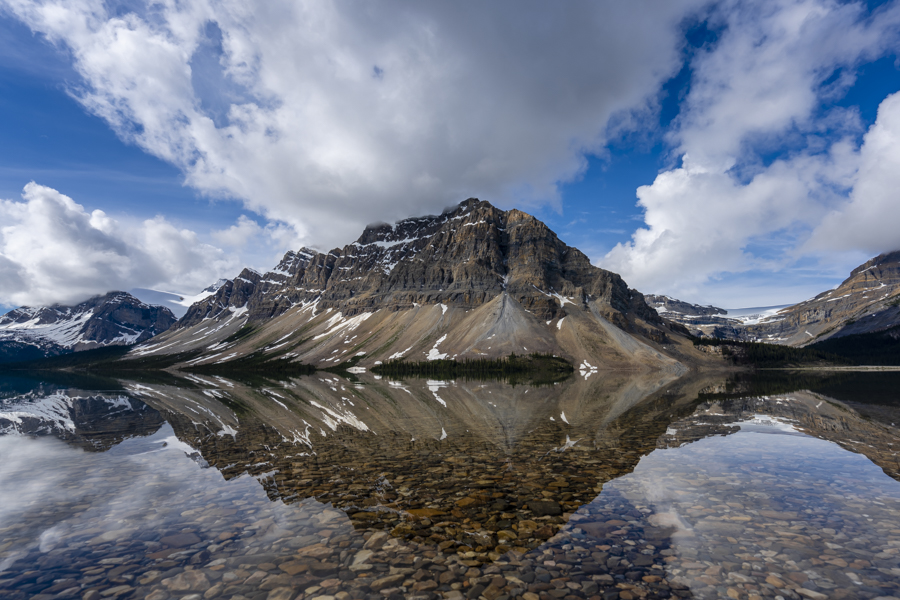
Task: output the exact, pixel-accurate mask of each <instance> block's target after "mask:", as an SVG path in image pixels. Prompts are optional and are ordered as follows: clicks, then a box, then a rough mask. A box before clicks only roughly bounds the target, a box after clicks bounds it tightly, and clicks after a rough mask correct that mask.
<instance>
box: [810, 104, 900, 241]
mask: <svg viewBox="0 0 900 600" xmlns="http://www.w3.org/2000/svg"><path fill="white" fill-rule="evenodd" d="M858 164H859V169H858V172H857V174H856V182H855V185H854V186H853V191H852V192H851V194H850V196H849V198H848V200H847V202H845V203H841V204H840V205H839V206H838V207H837V208H835V209H834V210H833V211H831V212H830V213H829V214H828V215H827V216H826V217H825V218H824V219H823V220H822V222H821V224H820V225H819V226H818V227H817V228H816V229H815V231H814V232H813V234H812V236H811V238H810V239H809V241H808V242H807V244H806V246H805V249H807V250H812V251H819V252H837V251H841V250H857V249H861V250H864V251H866V252H868V253H869V254H873V255H874V254H878V253H880V252H884V251H889V250H897V249H900V228H898V227H897V223H900V93H896V94H893V95H891V96H888V98H887V99H886V100H884V102H882V103H881V105H880V106H879V107H878V118H877V120H876V121H875V124H874V125H873V126H872V127H871V128H870V129H869V131H868V132H867V133H866V136H865V141H864V143H863V145H862V147H861V148H860V151H859V160H858Z"/></svg>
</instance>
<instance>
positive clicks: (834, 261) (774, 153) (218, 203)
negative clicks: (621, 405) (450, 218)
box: [0, 0, 900, 308]
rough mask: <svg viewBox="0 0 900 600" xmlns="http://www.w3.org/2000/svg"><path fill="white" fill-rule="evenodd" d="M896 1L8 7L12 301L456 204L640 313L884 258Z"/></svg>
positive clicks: (736, 302)
mask: <svg viewBox="0 0 900 600" xmlns="http://www.w3.org/2000/svg"><path fill="white" fill-rule="evenodd" d="M898 49H900V0H898V1H891V2H878V1H869V2H863V1H837V0H766V1H761V0H760V1H740V0H723V1H719V2H709V1H703V0H683V1H668V0H667V1H663V0H655V1H635V2H628V3H624V2H594V1H577V0H575V1H572V2H566V3H549V2H529V1H522V0H508V1H497V2H491V3H483V2H474V1H458V2H430V3H418V2H399V1H397V2H395V1H386V0H379V1H375V2H363V1H346V2H344V1H337V2H329V1H326V0H310V1H297V0H291V1H281V0H269V1H267V2H260V3H248V2H245V1H238V0H217V1H212V0H209V1H207V0H194V1H187V2H185V1H176V0H156V1H145V0H124V1H122V2H116V1H115V0H0V142H2V143H0V306H5V307H7V308H9V307H13V306H21V305H42V304H50V303H56V302H59V303H74V302H78V301H81V300H84V299H86V298H87V297H89V296H91V295H94V294H98V293H103V292H106V291H108V290H112V289H125V290H127V289H132V288H136V287H141V288H151V289H160V290H167V291H174V292H178V293H182V294H194V293H196V292H198V291H199V290H201V289H203V288H205V287H206V286H207V285H209V284H210V283H212V282H214V281H216V280H217V279H219V278H220V277H233V276H235V275H236V274H237V273H238V272H239V271H240V269H241V268H242V267H244V266H250V267H254V268H256V269H258V270H262V271H265V270H266V269H269V268H272V267H273V266H274V265H275V264H277V262H278V259H279V258H280V256H281V255H282V254H283V253H284V252H285V251H286V250H289V249H297V248H300V247H301V246H304V245H306V246H310V247H313V248H317V249H320V250H328V249H331V248H334V247H339V246H344V245H346V244H349V243H351V242H353V241H354V240H355V239H356V238H357V237H358V236H359V234H360V233H361V232H362V229H363V227H365V225H367V224H369V223H373V222H384V221H386V222H393V221H396V220H399V219H403V218H406V217H410V216H419V215H425V214H437V213H440V212H441V211H442V210H443V209H444V208H446V207H449V206H452V205H455V204H457V203H458V202H460V201H462V200H464V199H466V198H468V197H477V198H480V199H482V200H488V201H490V202H492V203H493V204H495V205H496V206H498V207H500V208H503V209H509V208H514V207H515V208H519V209H521V210H525V211H526V212H529V213H531V214H533V215H535V216H536V217H538V218H540V219H541V220H543V221H545V222H546V223H547V224H548V225H549V226H550V227H551V228H552V229H553V230H554V231H556V232H557V234H558V235H559V236H560V238H561V239H562V240H563V241H564V242H566V243H567V244H569V245H571V246H575V247H577V248H579V249H581V250H582V251H584V252H585V253H586V254H587V255H588V256H589V257H590V258H591V261H592V262H593V264H595V265H597V266H599V267H603V268H605V269H609V270H612V271H615V272H617V273H620V274H621V275H622V276H623V278H624V279H625V281H626V282H628V284H629V285H630V286H631V287H633V288H636V289H638V290H640V291H641V292H644V293H659V294H668V295H670V296H674V297H677V298H680V299H683V300H687V301H690V302H697V303H702V304H714V305H717V306H722V307H726V308H738V307H747V306H770V305H776V304H788V303H794V302H798V301H801V300H804V299H806V298H809V297H812V296H814V295H816V294H817V293H819V292H821V291H824V290H827V289H829V288H831V287H834V286H835V285H837V284H838V283H840V281H841V280H843V279H844V278H845V277H846V276H847V275H848V274H849V271H850V270H851V269H852V268H854V267H855V266H857V265H859V264H861V263H862V262H864V261H866V260H868V259H869V258H871V257H873V256H876V255H878V254H880V253H883V252H888V251H891V250H896V249H898V248H900V227H897V223H898V222H900V194H898V190H900V94H898V92H900V60H898V58H900V55H898Z"/></svg>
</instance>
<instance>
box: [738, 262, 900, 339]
mask: <svg viewBox="0 0 900 600" xmlns="http://www.w3.org/2000/svg"><path fill="white" fill-rule="evenodd" d="M898 324H900V251H897V252H890V253H887V254H882V255H880V256H877V257H875V258H873V259H872V260H870V261H868V262H866V263H863V264H862V265H860V266H858V267H856V268H855V269H853V271H851V272H850V277H848V278H847V279H845V280H844V282H843V283H841V285H839V286H838V287H836V288H834V289H833V290H829V291H827V292H823V293H821V294H819V295H818V296H816V297H815V298H811V299H809V300H806V301H805V302H801V303H799V304H795V305H794V306H790V307H788V308H785V309H783V310H781V311H779V312H778V313H776V314H775V315H773V316H771V317H768V318H766V319H763V320H761V321H760V322H759V323H758V324H756V325H751V326H748V327H747V334H748V335H749V336H750V337H751V338H754V339H759V340H761V341H764V342H774V343H779V344H788V345H791V346H805V345H807V344H811V343H815V342H819V341H823V340H826V339H829V338H835V337H843V336H847V335H854V334H862V333H872V332H876V331H881V330H885V329H888V328H890V327H893V326H895V325H898Z"/></svg>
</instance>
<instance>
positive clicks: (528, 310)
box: [132, 198, 704, 370]
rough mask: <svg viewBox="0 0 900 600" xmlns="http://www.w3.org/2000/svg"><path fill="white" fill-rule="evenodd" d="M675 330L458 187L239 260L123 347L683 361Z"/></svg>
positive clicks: (231, 354) (527, 227) (609, 276)
mask: <svg viewBox="0 0 900 600" xmlns="http://www.w3.org/2000/svg"><path fill="white" fill-rule="evenodd" d="M438 307H439V308H438ZM684 333H686V332H685V331H684V329H683V328H682V327H681V326H679V325H673V324H671V323H669V322H667V321H665V320H664V319H662V318H661V317H660V316H659V315H658V314H657V313H656V312H655V311H654V310H653V309H651V308H650V307H649V306H648V305H647V304H646V302H645V301H644V297H643V295H642V294H640V292H638V291H636V290H633V289H630V288H629V287H628V286H627V284H626V283H625V282H624V281H623V280H622V278H621V277H620V276H619V275H617V274H615V273H612V272H610V271H606V270H604V269H601V268H598V267H595V266H593V265H591V264H590V261H589V259H588V258H587V256H585V255H584V254H583V253H582V252H581V251H579V250H578V249H577V248H572V247H569V246H568V245H566V244H565V243H563V242H562V241H561V240H559V238H558V237H557V236H556V234H555V233H553V232H552V231H551V230H550V229H549V228H548V227H547V226H546V225H545V224H544V223H542V222H541V221H539V220H538V219H536V218H534V217H533V216H531V215H528V214H526V213H524V212H522V211H519V210H515V209H513V210H509V211H502V210H500V209H497V208H496V207H494V206H492V205H491V204H490V203H488V202H484V201H481V200H477V199H474V198H470V199H468V200H466V201H464V202H462V203H460V204H459V205H458V206H456V207H455V208H453V209H450V210H448V211H445V212H444V213H443V214H441V215H436V216H426V217H414V218H410V219H405V220H403V221H400V222H398V223H396V224H394V225H387V224H376V225H370V226H368V227H366V228H365V230H364V231H363V232H362V234H361V235H360V237H359V238H358V239H357V240H356V241H355V242H353V243H352V244H348V245H347V246H345V247H344V248H335V249H333V250H331V251H329V252H327V253H322V252H316V251H314V250H311V249H308V248H301V249H300V250H298V251H290V252H288V253H286V254H285V256H284V257H283V259H282V260H281V261H280V262H279V264H278V265H277V266H276V267H275V268H274V269H273V270H271V271H269V272H267V273H258V272H256V271H255V270H252V269H244V270H243V271H241V273H240V274H239V275H238V276H237V277H235V278H234V279H231V280H228V281H227V282H225V283H224V284H223V285H222V286H221V287H220V288H219V289H218V290H217V291H216V293H215V294H213V295H211V296H209V297H207V298H205V299H203V300H201V301H199V302H197V303H196V304H194V305H193V306H192V307H191V308H190V309H189V310H188V312H187V313H186V314H185V316H184V317H183V318H182V319H180V320H179V321H178V322H177V323H176V324H175V326H174V327H173V328H172V330H171V331H169V332H167V333H165V334H163V335H162V336H160V337H159V338H157V339H155V340H153V341H152V342H151V343H146V344H143V345H142V346H141V347H139V348H137V349H135V350H134V351H133V352H132V354H133V355H135V356H146V355H152V354H160V353H162V354H165V353H176V352H186V351H193V352H196V351H200V354H201V355H200V356H199V357H198V358H196V359H193V360H191V361H190V362H191V364H211V363H213V362H222V363H224V362H227V361H229V360H235V359H238V358H241V357H245V356H248V355H250V354H263V355H266V356H270V357H271V358H272V359H284V360H302V361H304V362H307V363H309V364H313V365H316V366H319V367H328V366H334V365H335V364H340V363H342V362H348V361H351V360H353V361H354V364H355V363H357V362H358V363H360V364H362V365H363V366H365V365H367V364H368V365H370V366H371V365H373V364H375V362H379V361H386V360H392V359H397V358H409V359H411V360H416V359H419V358H420V357H424V358H425V359H427V360H432V359H435V358H462V357H466V356H468V357H498V356H503V355H508V354H510V353H512V352H515V353H530V352H546V353H554V354H559V355H562V356H565V357H567V358H568V359H570V360H572V361H573V362H575V363H582V362H583V361H586V362H587V364H590V365H593V366H596V365H595V363H597V362H599V363H600V364H601V365H603V366H608V367H610V368H638V367H637V365H639V364H640V363H642V362H644V363H646V364H645V365H644V366H645V367H647V368H656V367H663V366H665V367H666V368H685V367H684V365H680V363H679V362H678V358H676V356H677V357H681V358H685V357H687V356H690V358H689V359H688V361H689V362H690V360H694V359H698V358H699V359H700V360H704V358H703V356H704V355H703V354H702V353H699V352H695V351H693V350H691V349H689V348H688V347H689V346H690V343H689V342H687V338H685V337H684V335H683V334H684ZM673 336H674V337H673ZM351 350H352V352H351ZM373 361H375V362H373ZM676 365H680V366H677V367H676ZM588 370H590V369H588Z"/></svg>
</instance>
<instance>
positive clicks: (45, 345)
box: [0, 292, 175, 362]
mask: <svg viewBox="0 0 900 600" xmlns="http://www.w3.org/2000/svg"><path fill="white" fill-rule="evenodd" d="M174 323H175V315H173V314H172V312H171V311H170V310H169V309H167V308H165V307H161V306H151V305H149V304H144V303H143V302H141V301H140V300H138V299H137V298H135V297H134V296H132V295H130V294H127V293H125V292H110V293H108V294H106V295H103V296H97V297H95V298H91V299H89V300H87V301H85V302H82V303H81V304H78V305H76V306H60V305H53V306H39V307H28V306H23V307H21V308H17V309H15V310H13V311H10V312H8V313H6V314H5V315H2V316H0V362H12V361H22V360H31V359H37V358H43V357H46V356H57V355H60V354H66V353H69V352H77V351H80V350H90V349H93V348H99V347H101V346H111V345H129V344H136V343H139V342H143V341H144V340H147V339H149V338H151V337H153V336H155V335H157V334H158V333H162V332H163V331H165V330H167V329H168V328H169V327H171V326H172V325H173V324H174Z"/></svg>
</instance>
